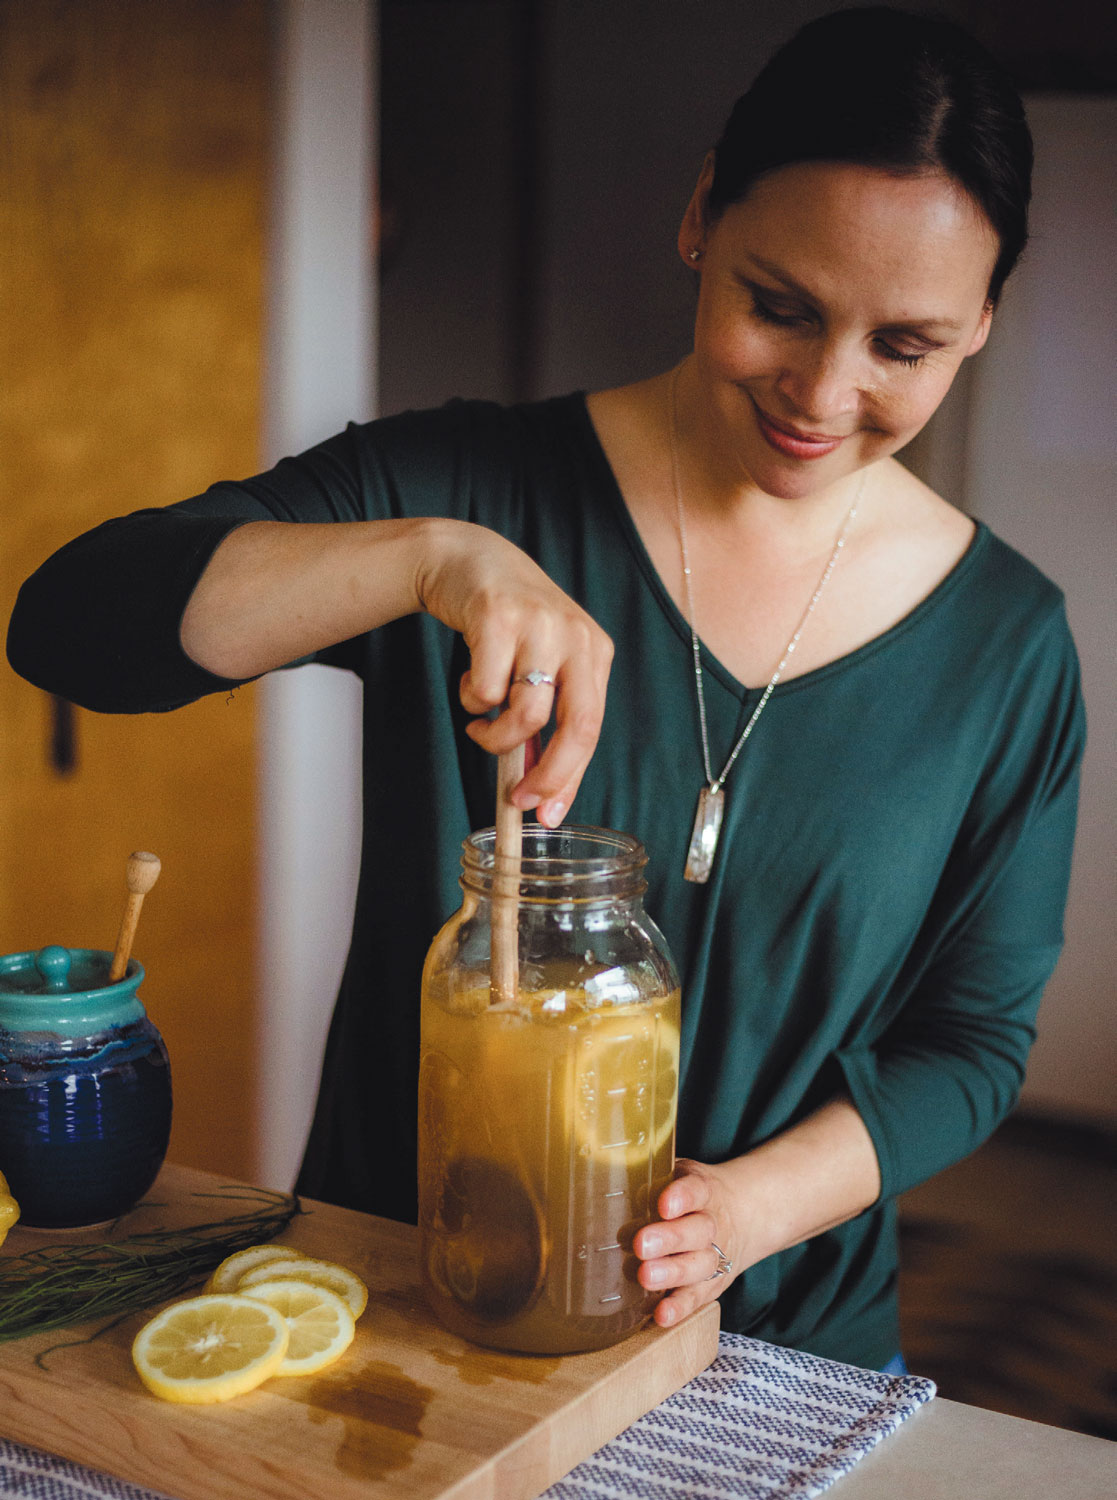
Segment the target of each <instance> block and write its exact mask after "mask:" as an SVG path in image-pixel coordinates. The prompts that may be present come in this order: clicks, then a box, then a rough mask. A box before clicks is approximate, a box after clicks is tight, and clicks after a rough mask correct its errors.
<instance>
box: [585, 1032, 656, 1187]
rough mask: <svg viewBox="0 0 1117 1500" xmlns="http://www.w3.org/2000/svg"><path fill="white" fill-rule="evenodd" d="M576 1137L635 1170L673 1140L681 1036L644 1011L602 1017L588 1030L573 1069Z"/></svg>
mask: <svg viewBox="0 0 1117 1500" xmlns="http://www.w3.org/2000/svg"><path fill="white" fill-rule="evenodd" d="M575 1069H576V1071H575V1095H574V1134H575V1138H576V1140H577V1141H578V1144H579V1146H581V1147H583V1148H584V1149H585V1150H587V1151H588V1152H589V1154H590V1155H591V1156H593V1157H596V1158H603V1159H605V1158H607V1159H612V1160H614V1161H619V1162H622V1163H623V1164H624V1165H625V1166H635V1165H637V1164H639V1163H640V1162H643V1161H646V1160H647V1159H648V1158H649V1157H651V1156H654V1155H655V1153H656V1152H657V1151H659V1150H660V1148H661V1147H662V1146H663V1145H664V1143H665V1142H666V1141H667V1138H668V1137H669V1136H670V1134H671V1130H672V1128H673V1124H674V1102H675V1095H676V1091H677V1089H678V1074H679V1033H678V1031H677V1030H676V1028H675V1027H674V1026H673V1025H672V1024H671V1023H670V1022H669V1021H665V1020H664V1019H663V1018H662V1017H654V1016H650V1015H648V1014H647V1013H646V1012H643V1013H641V1012H639V1011H633V1012H632V1013H631V1014H628V1015H626V1014H623V1013H618V1014H617V1015H615V1016H607V1017H606V1016H603V1017H602V1018H601V1020H600V1021H599V1022H596V1023H595V1024H594V1025H593V1026H592V1027H591V1028H589V1029H587V1032H586V1035H585V1037H584V1039H583V1040H582V1042H581V1044H580V1046H579V1051H578V1057H577V1062H576V1064H575Z"/></svg>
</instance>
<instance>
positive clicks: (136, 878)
mask: <svg viewBox="0 0 1117 1500" xmlns="http://www.w3.org/2000/svg"><path fill="white" fill-rule="evenodd" d="M162 868H163V866H162V862H161V861H160V859H159V856H158V855H157V854H148V853H147V852H146V851H145V850H143V849H139V850H137V851H136V853H135V854H133V855H130V856H129V859H128V868H127V873H126V880H127V884H128V900H127V901H126V902H125V904H124V915H123V917H122V918H121V919H120V935H119V936H118V937H117V940H116V952H115V953H114V954H113V957H112V966H111V968H110V969H109V983H110V984H116V983H117V982H118V981H119V980H121V979H123V978H124V971H125V970H126V969H127V967H128V960H129V958H130V957H131V955H132V943H133V942H134V941H135V937H136V924H137V923H138V922H139V920H140V907H141V906H142V905H143V904H144V897H145V896H146V895H147V893H148V891H150V889H151V887H152V886H153V885H154V884H155V882H156V881H157V880H158V879H159V871H160V870H161V869H162Z"/></svg>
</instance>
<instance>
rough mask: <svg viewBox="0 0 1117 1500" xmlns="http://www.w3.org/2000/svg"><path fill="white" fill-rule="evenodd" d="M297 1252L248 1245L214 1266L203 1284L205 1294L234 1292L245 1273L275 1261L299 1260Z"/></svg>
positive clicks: (278, 1246) (286, 1248) (266, 1246)
mask: <svg viewBox="0 0 1117 1500" xmlns="http://www.w3.org/2000/svg"><path fill="white" fill-rule="evenodd" d="M301 1259H302V1256H301V1254H300V1252H299V1251H298V1250H292V1249H291V1247H290V1246H289V1245H249V1246H248V1247H247V1248H246V1249H244V1250H235V1251H234V1252H233V1254H232V1255H227V1256H226V1257H225V1259H224V1260H223V1261H222V1262H221V1264H220V1265H219V1266H216V1267H215V1268H214V1270H213V1271H212V1273H211V1274H210V1278H209V1280H208V1281H207V1282H206V1284H205V1290H206V1291H207V1292H235V1291H236V1289H237V1282H238V1281H239V1280H240V1279H241V1277H242V1276H243V1275H244V1274H245V1272H246V1271H252V1270H255V1269H256V1267H257V1266H263V1265H270V1264H271V1263H272V1262H274V1261H277V1260H301Z"/></svg>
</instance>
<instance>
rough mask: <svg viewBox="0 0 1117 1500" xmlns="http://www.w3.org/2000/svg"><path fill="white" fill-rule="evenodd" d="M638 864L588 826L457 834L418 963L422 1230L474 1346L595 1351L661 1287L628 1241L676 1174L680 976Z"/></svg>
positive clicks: (621, 1334) (440, 1293)
mask: <svg viewBox="0 0 1117 1500" xmlns="http://www.w3.org/2000/svg"><path fill="white" fill-rule="evenodd" d="M645 863H646V856H645V853H644V849H643V846H642V845H641V844H640V842H639V841H638V840H637V839H635V838H633V837H631V836H630V835H628V834H624V833H617V832H613V831H612V830H609V829H602V828H579V827H571V828H559V829H548V828H543V827H542V826H538V825H529V826H527V827H525V828H524V832H523V847H522V855H521V856H520V857H519V858H518V859H517V860H511V859H509V858H507V857H504V856H501V857H498V856H497V855H496V852H495V831H494V830H492V829H486V830H483V831H481V832H479V833H475V834H472V835H471V836H470V837H469V838H468V839H467V840H466V841H465V843H464V845H463V852H462V875H461V887H462V892H463V900H462V906H461V909H460V911H458V912H457V913H456V914H455V915H454V916H453V917H451V918H450V920H449V921H448V922H447V923H446V925H445V926H444V927H443V928H442V930H441V932H439V934H438V935H437V937H436V938H435V940H434V942H433V944H432V946H431V949H430V952H429V954H428V956H427V961H426V965H425V968H424V973H423V988H422V1028H421V1033H422V1034H421V1052H420V1071H419V1226H420V1245H421V1251H420V1253H421V1257H422V1275H423V1281H424V1285H425V1288H426V1293H427V1296H428V1298H429V1301H430V1304H431V1307H432V1309H433V1311H434V1313H435V1314H436V1316H437V1317H438V1318H439V1319H440V1321H441V1322H442V1323H443V1324H444V1325H445V1326H447V1327H448V1328H450V1329H451V1330H452V1331H453V1332H455V1333H458V1334H460V1335H462V1336H463V1337H465V1338H468V1339H471V1340H473V1341H475V1342H477V1343H480V1344H485V1345H488V1346H490V1347H494V1348H500V1349H511V1350H518V1351H522V1352H527V1353H539V1354H544V1353H545V1354H564V1353H571V1352H575V1351H578V1350H587V1349H600V1348H604V1347H605V1346H607V1345H609V1344H614V1343H616V1342H618V1341H619V1340H620V1339H623V1338H625V1337H626V1336H627V1335H628V1334H630V1333H632V1332H634V1331H635V1330H636V1329H637V1328H639V1327H641V1326H642V1325H643V1324H644V1323H646V1322H647V1321H648V1319H649V1318H650V1316H651V1313H652V1311H653V1310H654V1307H655V1303H656V1301H657V1300H658V1295H659V1294H654V1293H649V1292H646V1291H645V1290H644V1289H643V1288H642V1287H641V1286H640V1285H639V1283H638V1282H637V1279H636V1270H637V1266H638V1261H637V1258H636V1256H635V1254H634V1253H633V1249H632V1240H633V1236H634V1234H635V1232H636V1230H637V1229H638V1228H639V1227H640V1226H641V1225H642V1224H645V1223H647V1222H648V1221H649V1220H650V1219H652V1218H653V1217H654V1216H655V1204H656V1200H657V1197H658V1195H659V1193H660V1191H661V1190H662V1189H663V1188H664V1187H665V1186H666V1184H667V1183H668V1182H669V1181H670V1179H671V1176H672V1173H673V1171H674V1163H675V1108H676V1101H677V1095H678V1068H679V981H678V976H677V974H676V971H675V966H674V963H673V962H672V959H671V956H670V954H669V952H668V950H667V944H666V942H665V940H664V938H663V935H662V934H661V933H660V931H659V929H658V928H657V927H656V925H655V923H654V922H653V921H652V920H651V918H650V917H649V916H648V914H647V913H646V912H645V910H644V907H643V899H642V898H643V893H644V889H645V881H644V879H643V869H644V865H645ZM502 866H503V868H502ZM502 943H503V944H504V945H505V959H504V962H503V970H504V972H503V976H502V978H501V982H499V983H498V982H497V978H496V970H497V968H498V967H501V965H500V962H499V959H498V956H497V955H496V954H495V953H494V946H495V947H499V946H500V945H501V944H502ZM509 944H511V956H510V958H509V956H508V945H509ZM509 964H511V968H510V970H509Z"/></svg>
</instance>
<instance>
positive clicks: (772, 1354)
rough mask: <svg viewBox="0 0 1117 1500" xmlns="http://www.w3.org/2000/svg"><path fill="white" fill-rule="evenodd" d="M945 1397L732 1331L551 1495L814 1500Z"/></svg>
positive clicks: (551, 1498)
mask: <svg viewBox="0 0 1117 1500" xmlns="http://www.w3.org/2000/svg"><path fill="white" fill-rule="evenodd" d="M934 1394H935V1385H934V1382H933V1381H931V1380H924V1379H922V1378H921V1377H919V1376H914V1375H878V1374H876V1373H875V1372H874V1371H872V1370H861V1369H857V1368H856V1367H855V1366H853V1365H842V1364H837V1363H835V1362H834V1361H833V1360H829V1359H819V1358H818V1357H817V1356H815V1355H813V1354H800V1353H798V1352H797V1351H795V1350H793V1349H780V1348H777V1347H776V1346H775V1345H774V1344H765V1343H762V1342H761V1341H760V1340H759V1339H750V1338H744V1337H742V1336H741V1335H740V1334H733V1333H723V1334H722V1335H721V1340H720V1344H719V1348H718V1356H717V1358H716V1359H715V1360H714V1362H713V1364H712V1365H710V1367H709V1369H707V1370H704V1371H703V1372H702V1374H701V1375H697V1376H695V1378H694V1379H693V1380H691V1381H689V1382H688V1383H687V1384H686V1385H684V1386H683V1387H682V1389H681V1390H679V1391H676V1392H675V1394H674V1395H673V1396H669V1397H668V1398H667V1400H666V1401H664V1402H662V1403H661V1404H660V1405H659V1406H656V1407H654V1408H653V1409H652V1410H651V1411H650V1412H648V1413H647V1415H646V1416H643V1417H641V1418H640V1419H639V1420H638V1421H636V1422H634V1423H633V1424H632V1426H631V1427H629V1428H626V1430H625V1431H624V1432H622V1433H621V1434H620V1436H619V1437H615V1438H614V1439H613V1441H612V1442H611V1443H606V1444H605V1446H604V1447H603V1448H600V1449H598V1451H597V1452H596V1453H595V1454H594V1455H593V1456H592V1458H587V1459H586V1460H585V1462H584V1463H580V1464H579V1465H578V1467H577V1468H576V1469H572V1470H571V1472H570V1473H569V1474H568V1475H567V1476H566V1478H565V1479H561V1480H559V1482H558V1484H555V1485H552V1486H551V1488H550V1489H549V1490H547V1491H545V1494H544V1497H543V1500H683V1497H685V1500H811V1497H812V1496H814V1495H821V1494H822V1492H823V1491H824V1490H826V1489H828V1488H829V1487H830V1485H832V1484H833V1483H834V1481H835V1479H838V1478H840V1477H841V1475H843V1474H846V1473H848V1472H849V1470H850V1469H852V1468H853V1466H854V1465H855V1464H856V1463H857V1462H858V1460H859V1459H861V1458H863V1457H864V1456H865V1454H866V1453H868V1451H869V1449H870V1448H873V1447H875V1446H876V1444H877V1443H879V1442H880V1440H881V1438H883V1437H887V1436H888V1434H889V1433H890V1432H894V1431H895V1429H896V1428H897V1427H899V1425H900V1423H901V1422H903V1421H905V1420H906V1419H907V1418H908V1417H910V1416H911V1415H912V1413H913V1412H915V1411H917V1410H918V1408H919V1407H920V1406H922V1405H923V1403H924V1402H925V1401H929V1400H930V1399H931V1397H932V1396H933V1395H934Z"/></svg>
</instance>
